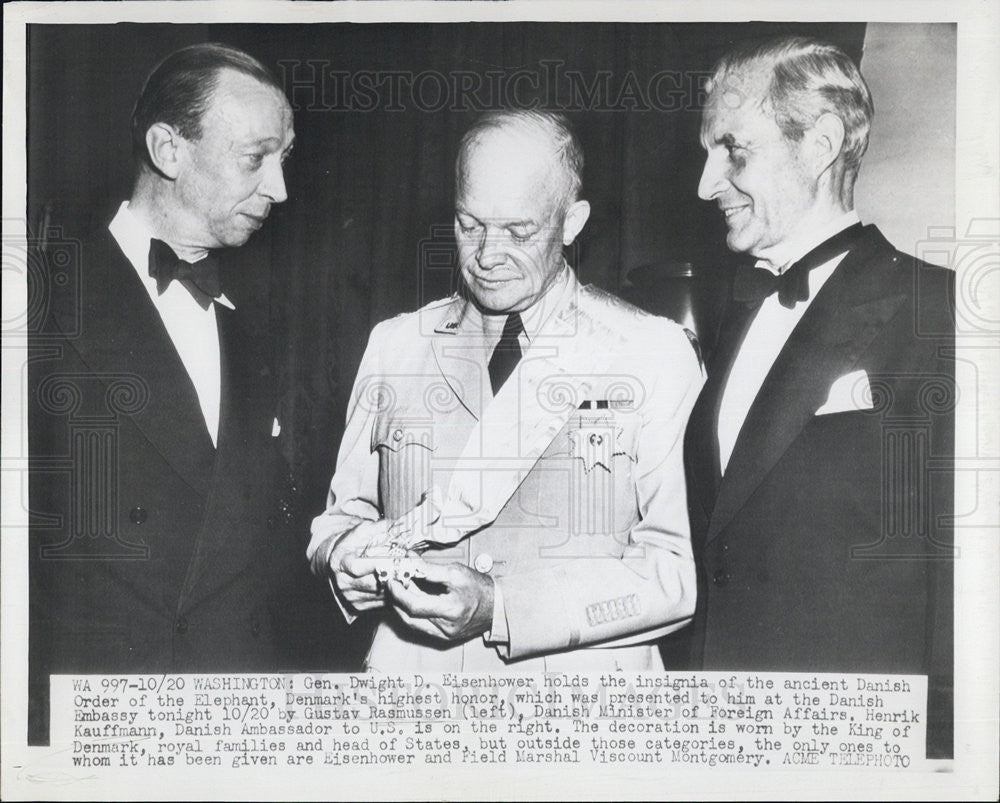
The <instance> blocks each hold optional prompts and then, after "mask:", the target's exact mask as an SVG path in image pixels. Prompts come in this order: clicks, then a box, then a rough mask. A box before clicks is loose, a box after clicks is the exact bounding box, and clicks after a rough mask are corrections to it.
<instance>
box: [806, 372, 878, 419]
mask: <svg viewBox="0 0 1000 803" xmlns="http://www.w3.org/2000/svg"><path fill="white" fill-rule="evenodd" d="M873 406H874V405H873V404H872V389H871V385H869V384H868V374H867V373H866V372H865V371H864V370H863V369H862V370H859V371H851V373H849V374H844V375H843V376H842V377H840V378H839V379H837V380H836V381H835V382H834V383H833V384H832V385H830V394H829V395H828V396H827V397H826V401H825V402H824V403H823V406H822V407H820V408H819V409H818V410H817V411H816V415H829V414H830V413H846V412H848V411H850V410H871V409H872V407H873Z"/></svg>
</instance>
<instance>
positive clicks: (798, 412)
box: [708, 226, 904, 539]
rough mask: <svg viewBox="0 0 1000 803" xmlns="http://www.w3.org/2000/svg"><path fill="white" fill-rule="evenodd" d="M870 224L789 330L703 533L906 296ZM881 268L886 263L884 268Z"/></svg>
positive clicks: (742, 495) (743, 495)
mask: <svg viewBox="0 0 1000 803" xmlns="http://www.w3.org/2000/svg"><path fill="white" fill-rule="evenodd" d="M888 247H889V246H888V244H887V243H886V242H885V240H884V239H883V238H882V236H881V234H879V233H878V231H877V229H875V228H874V227H871V226H869V227H867V228H866V231H865V236H864V237H863V239H862V240H861V242H859V243H858V245H857V246H856V247H855V248H854V249H853V250H852V251H851V252H850V253H849V254H848V255H847V256H846V257H844V259H843V261H842V262H841V264H840V265H839V266H838V267H837V269H836V270H835V271H834V273H833V275H832V276H831V277H830V279H829V280H828V281H827V282H826V284H825V285H824V286H823V288H822V290H820V292H819V294H818V295H817V296H816V299H815V301H814V302H813V303H812V305H810V307H809V309H808V310H807V311H806V314H805V315H804V316H803V317H802V320H801V321H799V324H798V325H797V326H796V327H795V329H794V330H793V332H792V334H791V336H790V337H789V339H788V341H787V342H786V343H785V346H784V348H783V349H782V350H781V352H780V353H779V355H778V358H777V359H776V360H775V363H774V365H773V366H772V367H771V370H770V372H769V373H768V375H767V377H766V378H765V380H764V383H763V385H762V386H761V389H760V392H759V393H758V394H757V397H756V398H755V399H754V402H753V404H752V405H751V407H750V410H749V412H748V413H747V417H746V420H745V421H744V423H743V427H742V429H741V430H740V434H739V437H738V438H737V441H736V444H735V446H734V448H733V453H732V456H731V457H730V460H729V464H728V467H727V469H726V473H725V476H724V477H723V478H722V482H721V485H720V486H719V493H718V496H717V498H716V503H715V507H714V513H713V515H712V517H711V522H710V525H709V531H708V538H709V539H712V538H714V537H715V536H717V535H718V534H719V533H720V532H721V531H722V530H723V529H724V528H725V527H726V525H727V524H728V523H729V522H730V521H731V520H732V518H733V517H734V516H735V515H736V513H737V512H739V510H740V508H742V507H743V505H744V504H745V503H746V501H747V499H749V498H750V496H751V495H752V494H753V492H754V491H755V490H756V488H757V487H758V486H759V485H760V483H761V482H762V481H763V480H764V478H765V477H766V476H767V474H768V473H769V472H770V471H771V469H772V468H773V467H774V465H775V463H777V461H778V460H779V459H780V458H781V456H782V455H783V454H784V453H785V451H786V450H787V449H788V447H789V446H790V445H791V444H792V442H793V441H794V440H795V438H796V437H798V435H799V433H800V432H801V431H802V429H803V427H805V426H806V425H807V424H808V423H809V422H810V421H811V420H812V418H813V416H814V415H815V413H816V410H817V409H818V408H819V407H820V406H821V405H822V404H823V402H824V400H825V399H826V395H827V393H828V391H829V389H830V385H831V384H832V383H833V381H834V380H836V379H837V378H839V377H840V376H843V375H844V374H846V373H848V372H849V371H850V370H851V369H852V368H853V367H854V366H855V365H856V363H857V361H858V359H859V358H860V356H861V354H862V353H863V351H864V350H865V348H866V347H867V346H868V345H869V344H870V343H871V342H872V340H873V339H874V338H875V336H876V335H877V334H878V332H879V330H880V329H881V328H882V326H884V324H885V323H886V321H888V320H889V319H890V318H891V317H892V316H893V314H895V312H896V310H897V309H898V308H899V305H900V304H901V303H902V301H903V300H904V296H903V295H901V294H899V293H898V292H897V291H896V285H894V284H893V282H892V281H891V279H892V275H891V270H889V269H888V268H887V266H883V264H881V263H884V262H886V259H885V258H884V257H885V255H886V253H887V251H886V249H888ZM884 268H885V269H884Z"/></svg>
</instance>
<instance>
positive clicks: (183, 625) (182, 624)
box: [174, 616, 188, 635]
mask: <svg viewBox="0 0 1000 803" xmlns="http://www.w3.org/2000/svg"><path fill="white" fill-rule="evenodd" d="M174 626H175V628H176V630H177V632H178V633H180V634H181V635H183V634H184V633H187V630H188V620H187V619H185V618H184V617H183V616H178V617H177V622H176V623H175V625H174Z"/></svg>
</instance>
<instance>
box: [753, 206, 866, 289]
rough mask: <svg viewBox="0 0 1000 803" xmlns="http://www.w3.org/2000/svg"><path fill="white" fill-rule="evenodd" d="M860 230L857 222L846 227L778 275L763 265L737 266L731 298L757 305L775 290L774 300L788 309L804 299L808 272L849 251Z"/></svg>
mask: <svg viewBox="0 0 1000 803" xmlns="http://www.w3.org/2000/svg"><path fill="white" fill-rule="evenodd" d="M863 229H864V226H862V225H861V224H860V223H855V224H854V225H853V226H848V227H847V228H846V229H844V230H843V231H841V232H838V233H837V234H835V235H833V237H831V238H830V239H828V240H824V241H823V242H822V243H820V244H819V245H818V246H816V247H815V248H814V249H813V250H812V251H810V252H809V253H808V254H806V255H805V256H804V257H802V258H801V259H799V260H796V261H795V262H794V263H793V264H792V265H791V266H790V267H789V268H788V270H786V271H784V272H783V273H782V274H780V275H779V276H775V275H774V274H773V273H772V272H771V271H769V270H768V269H767V268H757V267H752V266H750V265H744V266H742V267H740V268H737V270H736V276H735V278H734V280H733V299H734V300H736V301H740V302H742V303H744V304H746V305H747V306H748V307H759V306H760V305H761V304H762V303H763V302H764V299H765V298H767V297H768V296H770V295H772V294H774V293H777V294H778V301H779V302H780V303H781V305H782V306H783V307H787V308H788V309H791V308H792V307H794V306H795V305H796V303H798V302H799V301H806V300H808V298H809V271H811V270H812V269H813V268H817V267H819V266H820V265H822V264H824V263H826V262H829V261H830V260H831V259H833V258H834V257H835V256H837V254H842V253H843V252H844V251H849V250H850V249H851V247H852V246H853V245H854V243H855V241H856V240H857V238H858V236H859V235H860V234H861V232H862V230H863Z"/></svg>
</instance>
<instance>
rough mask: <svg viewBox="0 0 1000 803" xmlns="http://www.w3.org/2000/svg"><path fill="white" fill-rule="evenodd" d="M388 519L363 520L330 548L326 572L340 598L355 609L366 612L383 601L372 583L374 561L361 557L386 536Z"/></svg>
mask: <svg viewBox="0 0 1000 803" xmlns="http://www.w3.org/2000/svg"><path fill="white" fill-rule="evenodd" d="M388 526H389V522H388V521H386V520H385V519H380V520H379V521H366V522H362V523H361V524H359V525H358V526H357V527H355V528H354V529H353V530H349V531H348V532H347V533H345V534H344V535H342V536H341V537H340V540H339V541H337V544H336V545H335V546H334V548H333V549H332V550H331V551H330V558H329V571H330V576H331V577H332V578H333V582H334V583H335V584H336V586H337V588H338V589H339V590H340V593H341V595H342V596H343V598H344V599H345V600H346V601H347V602H349V603H350V604H351V606H352V607H353V608H354V609H355V610H357V611H358V612H361V611H369V610H372V609H373V608H379V607H381V606H382V605H383V604H385V597H384V594H383V592H382V589H381V587H380V586H379V584H378V583H377V582H376V579H375V570H376V567H377V565H378V561H377V560H376V559H375V558H366V557H364V556H363V553H364V551H365V548H366V547H368V545H369V544H372V543H377V542H381V541H383V540H384V539H385V538H386V529H387V528H388Z"/></svg>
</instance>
